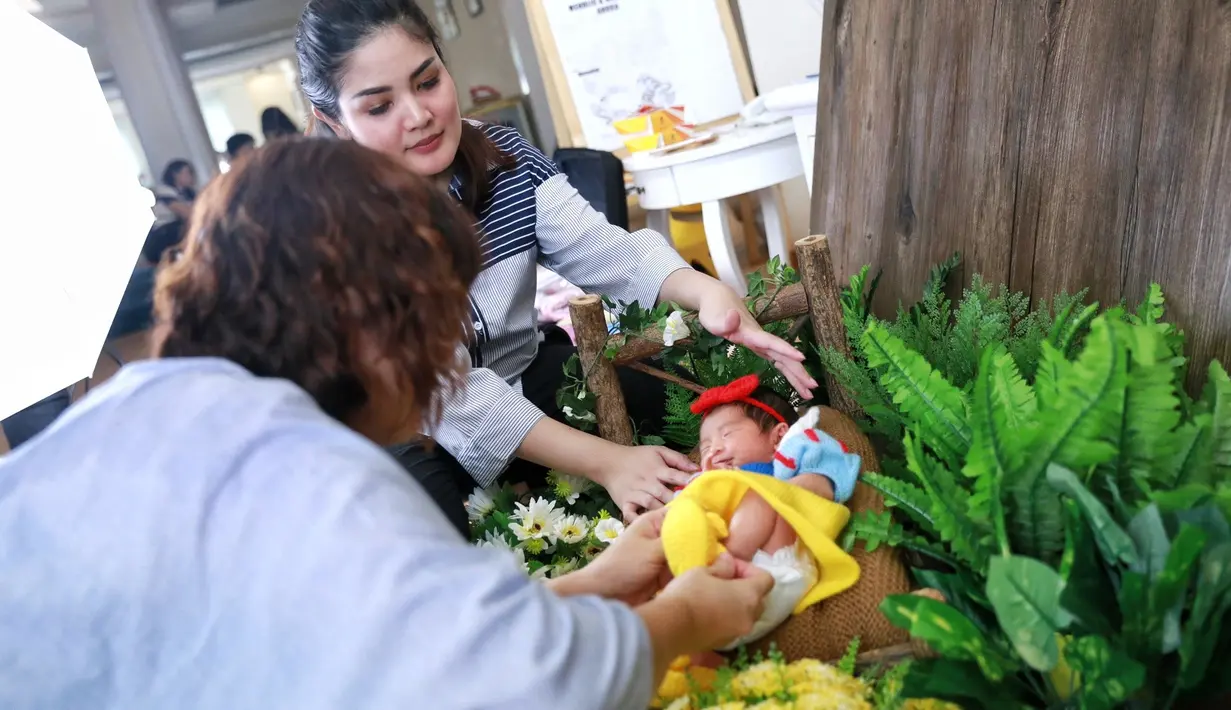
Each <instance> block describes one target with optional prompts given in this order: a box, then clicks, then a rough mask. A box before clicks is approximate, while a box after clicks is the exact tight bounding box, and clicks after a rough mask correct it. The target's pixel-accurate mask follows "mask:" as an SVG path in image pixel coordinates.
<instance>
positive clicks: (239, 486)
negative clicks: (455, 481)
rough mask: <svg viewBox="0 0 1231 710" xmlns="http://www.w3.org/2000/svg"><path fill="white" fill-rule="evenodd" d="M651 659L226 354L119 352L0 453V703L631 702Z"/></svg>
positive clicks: (603, 604)
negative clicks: (113, 370) (91, 386)
mask: <svg viewBox="0 0 1231 710" xmlns="http://www.w3.org/2000/svg"><path fill="white" fill-rule="evenodd" d="M651 664H652V658H651V650H650V643H649V636H648V634H647V633H646V630H645V628H644V626H643V625H642V623H641V621H640V619H639V618H638V617H637V615H636V614H635V613H634V612H633V611H632V610H630V609H629V608H628V607H626V606H624V605H622V604H618V603H615V602H608V601H604V600H601V599H598V598H595V597H572V598H567V599H562V598H559V597H557V596H555V595H553V594H552V593H550V592H548V591H547V590H546V589H545V588H544V587H542V586H541V585H540V584H538V583H536V582H532V581H530V580H528V579H527V578H526V575H525V574H524V573H523V572H522V570H521V569H520V568H519V566H518V565H517V563H516V562H515V561H514V560H513V558H512V556H511V555H509V554H508V553H503V552H499V551H495V550H483V549H478V548H475V547H472V546H470V545H468V544H466V542H465V541H464V540H462V539H461V537H460V536H459V535H458V534H457V533H456V532H455V531H454V530H453V529H452V528H451V527H450V525H449V524H448V522H446V520H445V518H444V516H443V515H442V514H441V513H440V512H439V511H438V510H437V509H436V507H435V505H434V504H433V502H432V501H431V500H430V499H429V498H428V497H427V495H426V494H424V493H423V491H422V490H421V489H420V488H419V487H418V485H417V484H416V483H414V482H413V481H412V479H410V477H409V476H408V475H407V474H406V473H405V472H404V471H403V470H402V469H401V467H400V466H399V465H398V464H397V463H396V462H395V461H394V460H393V459H391V458H390V457H389V456H388V455H386V454H385V453H384V452H383V451H381V450H380V449H379V448H378V447H376V446H375V445H373V444H371V443H370V442H368V441H367V440H365V439H363V438H361V437H360V436H359V435H357V434H355V433H353V432H351V431H350V430H349V429H347V428H345V427H343V426H342V425H340V424H338V423H337V422H335V421H334V420H332V419H330V418H329V417H327V416H326V415H325V414H323V413H322V412H321V411H320V410H319V409H318V408H317V407H316V405H315V403H314V402H312V400H311V399H310V398H309V397H308V396H307V395H306V394H305V393H304V392H303V391H302V390H300V389H299V388H297V387H296V386H294V385H292V384H290V383H288V382H285V381H281V380H272V379H261V378H257V377H254V376H252V375H250V374H248V373H247V372H246V371H245V370H243V369H241V368H239V367H238V366H236V365H233V364H231V363H228V362H226V361H222V360H212V359H181V360H163V361H149V362H143V363H137V364H134V365H130V366H128V367H126V368H125V369H124V370H122V371H121V372H120V373H119V374H118V375H117V376H116V377H115V378H113V379H112V380H111V381H110V382H108V383H107V384H105V385H104V386H102V387H100V388H99V389H98V390H96V391H95V392H94V393H93V394H91V395H90V396H89V397H88V398H86V400H85V401H84V402H82V403H80V404H78V405H76V406H74V407H73V408H72V409H70V410H69V411H68V412H67V413H66V414H65V415H64V416H62V417H61V418H60V420H59V421H57V422H56V423H55V424H54V425H53V426H52V427H51V428H50V429H49V430H47V431H45V432H44V433H43V434H42V435H40V436H39V437H37V438H35V439H33V440H31V441H30V442H28V443H27V444H26V445H25V446H24V447H22V448H20V449H18V450H17V451H15V452H14V453H12V454H10V455H9V456H8V457H6V458H0V708H4V709H5V710H18V709H20V710H42V709H48V710H51V709H54V710H71V709H75V708H83V709H85V708H88V709H90V710H102V709H110V708H113V709H116V710H119V709H123V710H142V709H146V708H148V709H149V710H170V709H174V710H195V709H198V708H199V709H201V710H205V709H209V710H244V709H247V708H253V709H254V710H255V709H257V708H259V709H260V710H275V709H278V708H286V709H288V710H312V709H314V708H321V709H325V708H328V709H329V710H360V709H364V708H398V709H405V708H432V709H434V710H447V709H451V708H458V709H462V708H465V709H471V708H476V709H477V708H497V707H499V708H534V709H536V710H537V709H539V708H562V709H567V710H584V709H585V708H637V709H640V708H645V707H646V706H647V705H648V704H649V700H650V695H651V688H650V685H651V682H652V674H653V670H652V667H651Z"/></svg>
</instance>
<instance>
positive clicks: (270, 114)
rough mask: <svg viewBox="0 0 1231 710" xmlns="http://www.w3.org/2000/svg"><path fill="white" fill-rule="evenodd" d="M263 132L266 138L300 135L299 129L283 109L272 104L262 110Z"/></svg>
mask: <svg viewBox="0 0 1231 710" xmlns="http://www.w3.org/2000/svg"><path fill="white" fill-rule="evenodd" d="M261 133H262V134H264V136H265V140H271V139H273V138H285V137H287V136H294V135H299V129H298V128H297V127H296V126H295V122H294V121H292V120H291V117H290V116H288V115H286V113H285V112H283V110H282V109H280V108H278V107H277V106H270V107H269V108H267V109H265V110H264V111H262V112H261Z"/></svg>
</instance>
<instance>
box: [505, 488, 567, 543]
mask: <svg viewBox="0 0 1231 710" xmlns="http://www.w3.org/2000/svg"><path fill="white" fill-rule="evenodd" d="M514 507H515V511H514V513H513V517H512V519H513V522H511V523H510V524H509V530H512V531H513V534H514V535H516V536H517V539H518V540H534V539H537V538H542V537H555V527H556V521H557V520H559V519H560V518H561V517H563V515H564V511H563V510H560V509H558V508H556V504H555V502H553V501H549V500H547V499H546V498H533V499H531V500H530V505H522V504H521V503H516V504H514Z"/></svg>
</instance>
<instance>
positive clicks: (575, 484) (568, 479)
mask: <svg viewBox="0 0 1231 710" xmlns="http://www.w3.org/2000/svg"><path fill="white" fill-rule="evenodd" d="M547 478H548V480H549V481H550V482H551V486H552V489H553V490H554V491H555V494H556V497H557V498H561V499H563V500H564V502H566V503H568V504H569V505H572V504H574V503H576V502H577V499H578V498H580V497H581V494H582V493H585V492H586V491H588V490H590V485H591V484H590V481H588V480H587V479H584V478H582V477H580V476H570V475H569V474H567V473H560V472H559V471H552V472H550V473H548V474H547Z"/></svg>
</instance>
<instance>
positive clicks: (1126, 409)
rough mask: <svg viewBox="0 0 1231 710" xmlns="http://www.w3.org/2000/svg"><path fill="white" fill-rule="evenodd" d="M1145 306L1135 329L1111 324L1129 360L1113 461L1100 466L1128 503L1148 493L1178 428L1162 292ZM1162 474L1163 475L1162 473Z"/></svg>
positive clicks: (1172, 366) (1138, 499) (1178, 402)
mask: <svg viewBox="0 0 1231 710" xmlns="http://www.w3.org/2000/svg"><path fill="white" fill-rule="evenodd" d="M1147 303H1148V304H1151V305H1150V306H1149V307H1147V306H1146V305H1145V304H1143V315H1144V316H1145V318H1146V319H1147V320H1144V321H1142V323H1143V324H1142V325H1140V326H1138V327H1135V328H1132V327H1128V326H1125V325H1124V324H1121V323H1115V324H1112V325H1113V326H1114V327H1116V328H1117V329H1118V330H1120V331H1121V332H1122V333H1123V336H1124V338H1125V339H1126V341H1127V342H1128V343H1129V359H1128V373H1127V381H1126V386H1125V387H1124V388H1123V401H1122V402H1121V403H1120V405H1119V406H1118V408H1117V409H1118V414H1119V418H1118V420H1117V421H1116V422H1115V426H1114V428H1113V430H1112V437H1113V446H1114V447H1115V448H1116V450H1117V452H1116V455H1115V458H1114V459H1112V460H1111V461H1109V462H1108V463H1106V464H1104V465H1102V466H1100V467H1099V471H1100V473H1102V474H1103V475H1106V476H1109V477H1110V478H1111V480H1112V481H1113V482H1114V484H1115V485H1116V488H1117V489H1118V491H1119V492H1120V494H1121V495H1122V496H1130V501H1129V502H1130V503H1134V504H1135V503H1136V502H1137V501H1140V500H1143V499H1144V498H1146V497H1147V496H1148V494H1149V488H1150V481H1151V480H1152V479H1153V478H1155V472H1156V471H1158V466H1159V465H1160V464H1161V463H1162V462H1163V461H1165V460H1167V459H1168V458H1169V457H1168V455H1167V454H1168V453H1169V449H1171V448H1172V447H1174V445H1175V442H1176V439H1175V433H1174V432H1175V429H1176V427H1178V426H1179V424H1180V400H1179V397H1177V396H1176V393H1175V385H1176V383H1175V381H1174V376H1175V366H1174V363H1173V357H1172V354H1171V352H1170V350H1169V347H1168V345H1167V343H1166V341H1165V339H1164V333H1163V331H1162V330H1161V329H1160V328H1158V327H1157V326H1156V325H1155V322H1154V318H1155V317H1156V315H1161V313H1160V312H1159V311H1156V310H1153V309H1161V303H1162V294H1161V293H1159V294H1157V296H1156V298H1155V299H1153V300H1151V301H1147ZM1158 472H1159V473H1162V471H1158Z"/></svg>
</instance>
